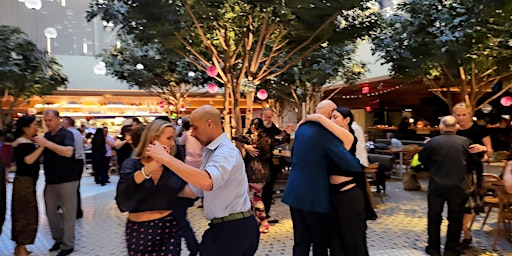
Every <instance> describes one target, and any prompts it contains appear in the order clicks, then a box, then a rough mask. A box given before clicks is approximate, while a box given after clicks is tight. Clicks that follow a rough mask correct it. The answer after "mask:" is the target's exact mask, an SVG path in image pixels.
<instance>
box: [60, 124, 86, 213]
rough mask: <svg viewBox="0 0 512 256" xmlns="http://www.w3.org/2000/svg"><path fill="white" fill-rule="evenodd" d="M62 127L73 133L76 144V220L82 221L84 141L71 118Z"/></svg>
mask: <svg viewBox="0 0 512 256" xmlns="http://www.w3.org/2000/svg"><path fill="white" fill-rule="evenodd" d="M61 124H62V127H64V128H66V129H68V131H70V132H71V133H73V140H74V142H75V146H74V148H75V163H76V175H77V179H78V189H77V194H76V195H77V208H76V218H77V219H80V218H82V217H83V216H84V212H83V211H82V197H81V196H80V179H81V178H82V172H83V171H84V161H85V151H84V140H83V138H82V134H81V133H80V131H78V129H76V127H75V120H74V119H73V118H71V117H69V116H66V117H63V118H62V122H61Z"/></svg>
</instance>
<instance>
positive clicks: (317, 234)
mask: <svg viewBox="0 0 512 256" xmlns="http://www.w3.org/2000/svg"><path fill="white" fill-rule="evenodd" d="M43 121H44V123H45V125H46V127H47V129H48V131H47V132H46V133H45V134H44V135H37V131H38V126H37V120H36V118H35V117H34V116H29V115H27V116H23V117H21V118H19V119H18V120H17V122H16V124H15V127H14V129H13V130H14V133H13V135H12V140H11V141H10V142H8V143H7V144H6V143H5V142H4V144H3V146H5V145H8V147H7V149H9V147H10V148H12V156H13V157H12V159H11V158H4V157H2V158H1V162H2V163H3V164H0V167H2V168H1V169H2V170H1V171H4V169H5V168H6V167H9V166H10V164H7V163H6V162H7V161H12V162H13V163H14V164H15V166H16V174H15V178H14V180H13V181H12V182H13V194H12V204H11V207H12V209H11V214H12V216H11V220H12V240H13V241H14V242H15V243H16V247H15V251H14V253H15V255H29V254H30V251H29V250H28V248H27V245H30V244H33V243H34V241H35V237H36V233H37V228H38V210H37V209H38V208H37V207H38V205H37V195H36V182H37V180H38V178H39V169H40V164H41V162H40V157H41V156H43V157H44V158H43V159H44V161H42V163H43V169H44V175H45V189H44V202H45V209H46V215H47V216H48V222H49V225H50V231H51V235H52V237H53V239H54V241H55V243H54V245H53V246H52V247H51V248H49V251H50V252H52V251H59V252H58V255H60V256H62V255H69V254H71V253H72V252H73V251H74V241H75V221H76V219H77V218H81V217H82V216H83V211H82V206H81V200H80V197H81V196H80V179H81V176H82V173H83V170H84V162H85V160H86V155H85V148H86V147H87V146H86V145H88V144H90V150H91V151H92V155H91V161H92V167H93V172H94V178H95V181H96V183H97V184H100V185H102V186H105V185H106V184H107V183H109V168H110V166H111V165H112V162H113V160H112V159H111V157H112V155H113V154H112V152H113V151H115V152H116V154H115V155H116V159H115V163H114V165H116V166H117V168H118V172H119V177H120V178H119V181H118V184H117V189H116V196H115V201H116V203H117V206H118V208H119V210H120V211H122V212H127V213H128V214H127V220H126V227H125V243H126V249H127V252H128V254H129V255H153V254H156V255H180V251H181V240H182V238H184V239H185V241H186V245H187V249H188V251H189V252H190V255H198V254H201V255H254V254H255V252H256V251H257V249H258V244H259V238H260V235H261V234H264V233H268V232H271V230H270V224H271V223H276V222H278V220H276V219H271V218H270V216H269V212H270V207H271V205H272V200H273V193H274V190H273V188H274V182H275V179H276V176H277V174H279V172H280V171H281V166H280V165H279V163H276V161H275V160H276V158H275V156H274V149H275V148H276V146H278V145H281V144H283V143H289V142H290V134H291V133H292V127H291V126H287V127H286V128H285V129H279V128H278V127H277V126H276V125H275V124H274V123H273V112H272V110H271V109H268V108H264V109H262V111H261V117H257V118H254V119H252V120H251V122H250V124H249V126H248V127H247V131H246V132H245V133H244V134H240V135H237V136H234V137H233V141H232V140H230V139H229V138H228V136H227V134H226V133H225V132H224V131H223V128H222V120H221V113H220V112H219V111H218V110H217V109H215V108H213V107H212V106H209V105H205V106H201V107H199V108H197V109H196V110H194V111H193V112H192V114H191V116H190V118H188V117H186V118H183V119H182V120H181V121H182V124H181V126H177V125H176V124H174V123H172V121H171V120H169V119H168V118H165V117H160V118H157V119H155V120H154V121H152V122H149V123H148V124H146V125H144V124H142V123H141V122H140V121H139V120H138V119H137V118H133V119H132V120H131V123H128V124H127V125H125V126H123V127H122V128H121V131H120V136H117V137H112V136H110V135H109V134H108V127H101V128H97V129H96V130H95V132H94V134H84V130H83V129H81V128H83V127H81V128H78V129H77V128H76V126H75V121H74V119H73V118H71V117H61V116H59V113H58V112H57V111H55V110H47V111H45V112H44V113H43ZM439 127H440V130H441V135H440V136H437V137H434V138H432V139H431V140H429V141H426V142H425V145H424V147H423V149H422V151H420V153H419V160H420V162H422V163H423V165H424V166H425V168H426V169H427V170H428V171H429V173H430V181H429V189H428V197H427V201H428V246H427V248H426V252H427V254H429V255H441V246H440V241H441V239H440V226H441V222H442V217H441V214H442V212H443V207H444V204H445V203H447V204H448V222H449V223H448V231H447V236H446V237H447V239H446V244H445V247H444V255H460V254H461V253H462V252H463V250H465V249H467V248H469V246H470V245H471V243H472V237H471V232H470V223H471V222H472V221H473V219H474V217H475V215H476V214H478V213H480V212H481V211H482V205H481V204H479V202H480V201H481V198H480V196H481V195H480V194H479V193H478V191H479V186H481V182H482V173H483V165H482V162H483V161H485V160H486V159H487V158H488V157H490V156H492V154H493V149H492V145H491V142H490V139H489V136H488V132H487V131H486V129H485V127H483V126H480V125H478V124H476V123H473V119H472V110H471V108H470V107H469V106H467V105H466V104H464V103H460V104H457V105H456V106H455V107H454V108H453V115H451V116H446V117H443V118H442V119H441V122H440V124H439ZM388 139H389V140H390V141H391V144H392V145H393V144H397V142H396V141H395V142H394V143H393V140H396V139H394V138H393V137H392V136H388ZM4 141H5V140H4ZM233 142H236V143H235V144H234V143H233ZM235 145H238V146H239V147H238V148H237V146H235ZM374 146H375V145H374V144H373V143H371V141H369V139H368V136H367V134H364V132H363V129H362V128H361V127H360V126H359V125H358V124H357V123H356V122H355V120H354V116H353V113H352V111H351V110H350V109H349V108H347V107H337V106H336V105H335V104H334V103H333V102H332V101H329V100H324V101H322V102H320V103H319V104H318V105H317V108H316V113H315V114H310V115H306V116H305V117H304V119H303V120H302V121H300V122H299V124H298V126H297V128H296V131H295V140H294V142H293V145H292V154H291V169H292V170H293V171H291V172H290V174H289V177H288V181H287V184H286V188H285V192H284V195H283V197H282V201H283V202H284V203H285V204H287V205H288V206H289V208H290V215H291V219H292V223H293V234H294V245H293V255H309V253H310V251H311V250H312V251H313V255H356V256H357V255H368V254H369V253H368V245H367V241H366V230H367V223H366V222H367V220H375V219H376V218H377V214H376V213H375V211H374V209H373V208H372V205H371V203H370V200H369V196H368V194H367V193H368V192H367V189H366V182H365V176H364V175H365V174H364V172H363V169H364V168H366V167H367V166H368V165H369V162H368V156H367V154H368V152H372V150H373V149H374ZM507 168H508V169H505V170H506V171H505V172H504V174H503V179H504V181H505V185H506V189H509V190H512V188H511V187H512V164H511V162H510V161H509V162H508V165H507ZM507 170H508V171H507ZM6 177H7V176H6ZM6 182H9V180H8V179H6ZM2 185H4V186H2V187H0V191H3V193H4V194H5V182H2ZM198 198H202V200H203V211H204V215H205V218H206V219H207V220H208V221H209V222H210V224H209V228H208V229H207V230H206V231H205V232H204V234H203V235H202V238H201V242H200V243H199V241H198V239H197V238H196V237H195V234H194V231H193V230H192V228H191V225H190V223H189V222H188V220H187V216H186V215H187V208H188V207H191V206H192V205H194V202H195V200H197V199H198ZM0 199H2V200H3V203H2V202H0V206H2V207H5V196H2V197H1V198H0ZM0 211H4V212H5V209H2V208H0ZM4 215H5V214H4ZM2 218H4V216H2ZM0 221H1V222H0V224H2V223H3V219H0ZM155 234H158V235H155ZM461 234H463V237H462V240H461V239H460V238H461Z"/></svg>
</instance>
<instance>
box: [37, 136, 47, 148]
mask: <svg viewBox="0 0 512 256" xmlns="http://www.w3.org/2000/svg"><path fill="white" fill-rule="evenodd" d="M34 142H35V143H36V144H37V145H38V146H40V147H46V144H47V143H48V140H47V139H46V138H45V137H44V136H40V135H39V136H35V137H34Z"/></svg>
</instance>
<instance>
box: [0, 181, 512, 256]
mask: <svg viewBox="0 0 512 256" xmlns="http://www.w3.org/2000/svg"><path fill="white" fill-rule="evenodd" d="M111 181H112V183H110V184H107V185H106V186H104V187H101V186H99V185H96V184H94V180H93V178H92V177H91V176H88V175H84V177H83V178H82V197H83V208H84V218H83V219H80V220H78V221H77V224H76V245H75V252H74V253H73V254H72V255H84V256H85V255H87V256H91V255H92V256H94V255H98V256H105V255H116V256H117V255H126V251H125V248H124V240H123V233H124V224H125V220H126V215H125V214H123V213H120V212H119V210H118V209H117V207H116V205H115V202H114V195H115V186H116V182H117V177H116V176H112V177H111ZM421 182H422V184H423V189H422V190H421V191H414V192H408V191H404V190H403V189H402V183H401V182H399V181H388V183H387V185H388V191H387V196H385V197H384V203H382V202H381V201H380V199H379V198H376V200H377V202H378V209H377V214H378V215H379V218H378V219H377V220H375V221H369V222H368V233H367V234H368V246H369V250H370V255H382V256H402V255H403V256H415V255H425V254H424V248H425V246H426V241H427V232H426V226H427V219H426V216H427V203H426V189H425V188H426V181H424V180H423V181H421ZM37 186H38V187H37V190H38V193H39V211H40V221H39V229H38V234H37V238H36V241H35V244H33V245H29V246H28V248H29V250H31V251H32V252H33V253H32V255H34V256H43V255H55V254H56V253H49V252H48V249H49V248H50V247H51V246H52V244H53V240H52V239H51V235H50V231H49V227H48V221H47V219H46V216H45V213H44V202H43V198H42V190H43V187H44V177H43V176H42V175H41V177H40V179H39V182H38V185H37ZM11 190H12V185H8V195H9V196H8V197H9V198H8V204H10V194H11ZM8 208H9V207H8ZM271 215H272V216H273V217H276V218H278V219H279V220H280V222H279V223H278V224H275V225H273V226H272V227H271V229H270V232H269V233H267V234H262V235H261V240H260V246H259V249H258V252H257V255H291V254H292V253H291V251H292V250H291V249H292V245H293V232H292V223H291V219H290V215H289V211H288V208H287V207H286V205H284V204H282V203H281V202H280V199H279V198H277V199H276V203H275V205H274V206H273V207H272V211H271ZM482 219H483V218H482V216H480V217H478V218H477V220H476V222H475V224H474V226H473V231H472V233H473V237H474V239H473V248H472V249H471V250H468V251H467V254H466V255H512V243H511V242H509V241H507V237H506V235H505V234H500V238H499V241H498V244H497V249H498V250H497V251H492V250H491V244H492V232H491V231H492V229H493V228H494V226H495V224H496V214H493V215H491V216H490V217H489V221H488V223H486V225H485V226H484V227H483V229H480V227H481V223H482ZM189 220H190V222H191V223H192V226H193V228H194V230H195V231H196V234H197V236H198V238H200V234H202V233H203V231H204V230H205V229H206V228H207V221H206V220H205V219H204V217H203V214H202V209H200V208H197V207H192V208H190V209H189ZM10 231H11V220H10V211H9V210H8V212H7V219H6V222H5V224H4V226H3V232H2V235H1V236H0V255H12V253H13V251H14V243H13V242H12V241H11V239H10V238H11V234H10V233H11V232H10ZM442 232H443V234H444V233H445V232H446V222H443V227H442ZM182 254H183V255H188V251H187V250H186V246H185V245H184V246H183V251H182Z"/></svg>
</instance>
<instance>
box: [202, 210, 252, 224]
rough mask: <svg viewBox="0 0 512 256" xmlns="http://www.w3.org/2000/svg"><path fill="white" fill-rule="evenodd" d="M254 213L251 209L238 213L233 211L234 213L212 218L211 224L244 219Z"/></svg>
mask: <svg viewBox="0 0 512 256" xmlns="http://www.w3.org/2000/svg"><path fill="white" fill-rule="evenodd" d="M252 215H253V213H252V211H250V210H249V211H246V212H237V213H232V214H230V215H228V216H225V217H222V218H214V219H212V220H211V222H210V223H211V224H219V223H223V222H228V221H232V220H239V219H243V218H245V217H249V216H252Z"/></svg>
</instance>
